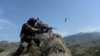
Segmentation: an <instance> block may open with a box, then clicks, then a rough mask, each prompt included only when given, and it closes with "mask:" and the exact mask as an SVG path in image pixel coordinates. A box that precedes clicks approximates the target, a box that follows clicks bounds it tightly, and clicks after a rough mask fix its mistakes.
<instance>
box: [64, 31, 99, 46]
mask: <svg viewBox="0 0 100 56" xmlns="http://www.w3.org/2000/svg"><path fill="white" fill-rule="evenodd" d="M64 40H65V41H66V43H68V44H70V45H76V44H87V43H88V44H90V43H92V44H99V43H100V32H92V33H78V34H74V35H70V36H66V37H64Z"/></svg>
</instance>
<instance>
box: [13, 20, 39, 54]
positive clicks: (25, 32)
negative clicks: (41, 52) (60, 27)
mask: <svg viewBox="0 0 100 56" xmlns="http://www.w3.org/2000/svg"><path fill="white" fill-rule="evenodd" d="M37 21H38V20H36V19H35V18H30V19H29V20H28V21H27V23H25V24H23V26H22V30H21V33H20V38H21V44H20V46H19V48H18V49H17V51H16V52H15V53H14V56H19V55H20V54H21V53H22V52H23V51H24V49H25V48H27V49H29V47H30V46H31V40H32V38H34V33H35V32H36V31H39V30H38V29H36V28H34V27H35V23H36V22H37ZM33 42H39V40H37V39H35V41H32V43H33Z"/></svg>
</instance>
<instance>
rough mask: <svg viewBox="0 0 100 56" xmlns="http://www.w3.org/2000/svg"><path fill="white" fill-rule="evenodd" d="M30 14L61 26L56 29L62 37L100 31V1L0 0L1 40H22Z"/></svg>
mask: <svg viewBox="0 0 100 56" xmlns="http://www.w3.org/2000/svg"><path fill="white" fill-rule="evenodd" d="M30 17H35V18H37V17H39V18H40V19H41V20H42V21H44V22H45V23H47V24H48V25H50V26H53V27H55V28H58V29H57V30H54V32H58V33H61V34H62V36H68V35H71V34H75V33H79V32H93V31H100V0H0V40H8V41H20V37H19V34H20V30H21V27H22V24H23V23H25V22H26V21H27V20H28V19H29V18H30ZM66 17H67V18H68V20H67V22H66V23H65V22H64V19H65V18H66Z"/></svg>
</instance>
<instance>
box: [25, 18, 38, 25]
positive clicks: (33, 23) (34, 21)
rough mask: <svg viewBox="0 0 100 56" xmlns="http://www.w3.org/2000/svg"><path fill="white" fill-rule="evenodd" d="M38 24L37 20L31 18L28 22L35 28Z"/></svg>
mask: <svg viewBox="0 0 100 56" xmlns="http://www.w3.org/2000/svg"><path fill="white" fill-rule="evenodd" d="M36 22H37V19H35V18H29V20H28V21H27V23H28V24H29V25H31V26H34V25H35V23H36Z"/></svg>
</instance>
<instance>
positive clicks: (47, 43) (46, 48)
mask: <svg viewBox="0 0 100 56" xmlns="http://www.w3.org/2000/svg"><path fill="white" fill-rule="evenodd" d="M36 38H39V39H40V40H41V42H40V48H41V49H40V52H41V56H71V52H70V50H69V48H68V47H67V45H66V43H65V42H64V40H63V39H62V37H61V35H60V34H54V33H53V34H52V35H51V36H50V35H48V34H47V33H44V34H40V35H37V36H36ZM15 50H16V49H15ZM15 50H13V51H11V52H2V53H0V56H12V54H13V53H14V51H15ZM32 50H33V49H32ZM33 51H34V52H35V51H36V50H33ZM20 56H33V55H32V52H23V53H22V54H21V55H20Z"/></svg>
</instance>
